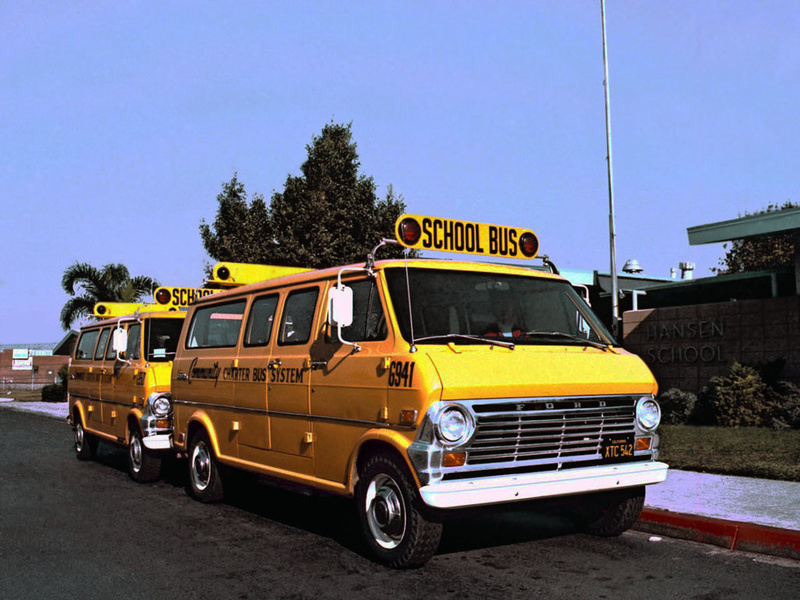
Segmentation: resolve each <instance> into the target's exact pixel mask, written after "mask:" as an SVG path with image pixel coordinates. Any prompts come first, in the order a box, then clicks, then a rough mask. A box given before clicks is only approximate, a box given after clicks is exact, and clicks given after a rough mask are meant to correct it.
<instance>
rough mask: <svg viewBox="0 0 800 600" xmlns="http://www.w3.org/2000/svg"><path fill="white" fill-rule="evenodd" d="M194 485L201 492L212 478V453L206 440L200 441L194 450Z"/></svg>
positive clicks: (192, 465)
mask: <svg viewBox="0 0 800 600" xmlns="http://www.w3.org/2000/svg"><path fill="white" fill-rule="evenodd" d="M191 477H192V485H193V486H194V487H195V489H196V490H197V491H199V492H202V491H203V490H204V489H206V488H207V487H208V483H209V481H210V480H211V455H210V453H209V450H208V446H206V443H205V442H199V443H197V444H196V445H195V447H194V450H192V461H191Z"/></svg>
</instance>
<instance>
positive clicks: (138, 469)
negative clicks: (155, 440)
mask: <svg viewBox="0 0 800 600" xmlns="http://www.w3.org/2000/svg"><path fill="white" fill-rule="evenodd" d="M128 439H129V440H130V441H129V443H128V475H130V477H131V479H133V480H134V481H136V482H137V483H150V482H152V481H157V480H158V478H159V477H160V476H161V456H159V455H156V454H153V453H152V452H151V451H150V450H148V449H147V448H145V446H144V442H143V441H142V434H141V433H139V430H138V429H134V430H132V431H131V432H130V435H129V437H128Z"/></svg>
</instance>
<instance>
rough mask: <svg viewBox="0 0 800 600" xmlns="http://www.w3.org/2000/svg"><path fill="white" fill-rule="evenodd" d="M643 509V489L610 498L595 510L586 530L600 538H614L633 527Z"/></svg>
mask: <svg viewBox="0 0 800 600" xmlns="http://www.w3.org/2000/svg"><path fill="white" fill-rule="evenodd" d="M642 508H644V488H643V487H642V488H635V489H632V490H629V491H626V492H621V493H619V494H615V495H613V496H610V497H609V498H608V499H607V500H605V501H603V503H602V504H601V505H600V506H599V507H598V508H597V510H596V511H595V513H594V515H593V517H594V520H593V521H592V522H590V523H589V525H588V526H587V528H586V530H587V531H588V532H589V533H591V534H593V535H599V536H601V537H616V536H618V535H622V534H623V533H625V532H626V531H628V529H630V528H631V527H633V524H634V523H636V520H637V519H638V518H639V515H640V514H641V513H642Z"/></svg>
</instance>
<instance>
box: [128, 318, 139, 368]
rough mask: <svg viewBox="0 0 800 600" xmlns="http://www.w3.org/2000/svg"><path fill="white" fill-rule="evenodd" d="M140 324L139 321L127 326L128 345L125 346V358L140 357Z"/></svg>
mask: <svg viewBox="0 0 800 600" xmlns="http://www.w3.org/2000/svg"><path fill="white" fill-rule="evenodd" d="M141 340H142V326H141V324H139V323H136V324H135V325H131V326H130V327H129V328H128V345H127V346H126V348H125V359H126V360H139V358H140V357H141V350H140V348H141V347H142V344H141Z"/></svg>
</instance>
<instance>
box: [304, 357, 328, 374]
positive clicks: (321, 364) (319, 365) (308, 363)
mask: <svg viewBox="0 0 800 600" xmlns="http://www.w3.org/2000/svg"><path fill="white" fill-rule="evenodd" d="M327 366H328V361H327V360H311V359H310V358H307V359H306V360H305V362H304V363H303V367H305V368H306V369H311V370H312V371H316V370H317V369H324V368H325V367H327Z"/></svg>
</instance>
